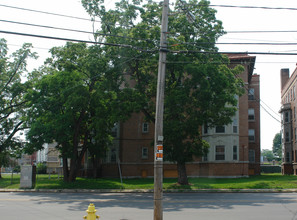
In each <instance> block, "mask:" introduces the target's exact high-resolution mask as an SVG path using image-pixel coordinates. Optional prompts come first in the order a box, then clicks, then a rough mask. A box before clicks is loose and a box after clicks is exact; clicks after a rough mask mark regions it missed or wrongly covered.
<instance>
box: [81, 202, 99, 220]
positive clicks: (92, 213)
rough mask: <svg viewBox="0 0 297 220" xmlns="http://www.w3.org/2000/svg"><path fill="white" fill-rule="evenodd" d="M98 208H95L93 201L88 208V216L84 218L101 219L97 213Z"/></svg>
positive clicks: (89, 219)
mask: <svg viewBox="0 0 297 220" xmlns="http://www.w3.org/2000/svg"><path fill="white" fill-rule="evenodd" d="M96 211H97V210H96V209H95V206H94V204H93V203H91V204H90V205H89V207H88V209H87V210H86V212H87V213H88V215H87V216H84V219H87V220H96V219H99V216H98V215H96Z"/></svg>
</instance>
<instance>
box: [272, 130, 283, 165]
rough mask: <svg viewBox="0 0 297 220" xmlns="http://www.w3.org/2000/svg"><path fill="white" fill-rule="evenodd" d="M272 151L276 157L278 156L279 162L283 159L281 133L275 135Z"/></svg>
mask: <svg viewBox="0 0 297 220" xmlns="http://www.w3.org/2000/svg"><path fill="white" fill-rule="evenodd" d="M272 151H273V153H274V155H276V156H278V160H279V161H280V160H281V159H282V136H281V133H277V134H275V136H274V138H273V147H272Z"/></svg>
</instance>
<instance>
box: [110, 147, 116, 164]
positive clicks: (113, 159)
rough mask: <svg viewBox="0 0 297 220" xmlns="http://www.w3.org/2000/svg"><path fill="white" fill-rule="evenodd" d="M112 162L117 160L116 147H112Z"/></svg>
mask: <svg viewBox="0 0 297 220" xmlns="http://www.w3.org/2000/svg"><path fill="white" fill-rule="evenodd" d="M110 162H111V163H115V162H117V152H116V149H112V150H111V155H110Z"/></svg>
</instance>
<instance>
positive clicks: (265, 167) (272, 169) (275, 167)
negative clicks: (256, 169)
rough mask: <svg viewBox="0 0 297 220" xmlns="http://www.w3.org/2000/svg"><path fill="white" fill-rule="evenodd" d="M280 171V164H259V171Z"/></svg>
mask: <svg viewBox="0 0 297 220" xmlns="http://www.w3.org/2000/svg"><path fill="white" fill-rule="evenodd" d="M281 171H282V169H281V166H271V165H267V166H265V165H264V166H263V165H261V173H281Z"/></svg>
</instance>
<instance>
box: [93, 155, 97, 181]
mask: <svg viewBox="0 0 297 220" xmlns="http://www.w3.org/2000/svg"><path fill="white" fill-rule="evenodd" d="M92 163H93V178H94V179H96V178H97V177H98V175H97V174H98V166H97V165H98V160H97V158H96V156H95V155H93V156H92Z"/></svg>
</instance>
